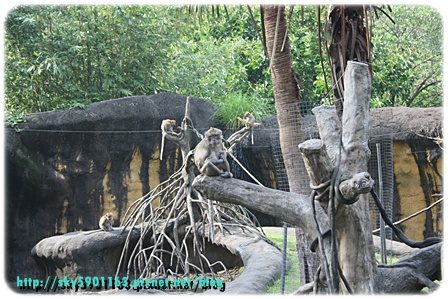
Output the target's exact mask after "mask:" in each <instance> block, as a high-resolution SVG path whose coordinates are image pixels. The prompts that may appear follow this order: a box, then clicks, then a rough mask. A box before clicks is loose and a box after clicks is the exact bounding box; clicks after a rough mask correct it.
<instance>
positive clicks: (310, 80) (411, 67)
mask: <svg viewBox="0 0 448 299" xmlns="http://www.w3.org/2000/svg"><path fill="white" fill-rule="evenodd" d="M316 8H317V7H316V6H303V8H301V7H299V6H295V8H294V13H293V14H292V18H291V19H288V24H289V30H288V35H289V39H290V44H291V52H292V56H293V67H294V70H295V72H296V73H297V74H298V75H299V77H300V79H301V82H300V92H301V95H302V98H303V101H305V102H307V103H311V105H315V104H318V103H321V102H322V101H323V102H331V98H332V95H331V94H328V92H327V86H326V85H327V84H328V85H330V84H331V82H325V80H324V76H323V71H322V68H321V65H320V58H319V48H318V41H317V34H318V29H317V23H318V22H317V15H316ZM290 9H291V8H290V7H289V6H288V7H287V11H286V14H287V15H289V11H290ZM302 9H303V14H302ZM392 9H393V13H392V17H393V18H394V20H395V21H396V25H394V24H392V22H391V21H390V20H389V19H387V18H386V17H385V16H382V15H381V14H379V16H380V18H379V19H376V20H375V22H374V27H373V37H372V42H373V44H374V48H373V63H372V67H373V74H374V77H373V98H372V107H383V106H398V105H405V106H423V107H426V106H437V105H441V104H442V83H441V81H442V79H441V78H442V52H441V43H442V35H441V30H442V21H441V17H440V15H439V14H438V13H437V11H435V10H434V9H432V8H430V7H427V6H393V7H392ZM201 11H202V14H201V13H200V12H201ZM252 11H253V13H254V17H255V20H256V23H257V24H256V26H254V24H253V22H252V19H251V17H250V14H249V10H248V9H247V7H246V6H240V5H239V6H227V7H226V9H224V8H223V7H220V9H219V12H218V9H217V7H216V6H215V7H213V6H208V7H200V6H187V7H182V6H154V5H148V6H114V5H108V6H89V5H85V6H73V5H72V6H67V5H61V6H54V5H53V6H18V7H16V8H15V9H14V10H12V11H10V13H9V14H8V16H7V19H6V23H5V24H6V42H5V110H6V111H8V113H9V115H10V116H8V117H9V118H10V120H11V122H10V123H14V122H16V121H17V120H19V119H17V118H16V116H17V115H19V114H18V113H31V112H40V111H51V110H60V109H78V108H84V107H87V106H88V105H90V104H91V103H94V102H98V101H103V100H108V99H114V98H119V97H125V96H130V95H139V94H141V95H149V94H154V93H159V92H164V91H168V92H176V93H180V94H185V95H189V96H196V97H202V98H207V99H210V100H212V101H213V102H214V103H216V104H217V107H218V110H220V111H218V112H217V114H216V117H217V119H219V120H220V121H221V122H224V123H227V125H229V126H230V127H231V128H236V120H235V117H236V116H237V115H242V113H244V111H245V110H247V111H253V112H255V114H256V116H257V117H259V118H261V117H263V116H265V115H269V114H272V113H274V109H273V106H274V105H273V91H272V84H271V78H270V77H271V75H270V73H269V70H268V68H269V62H268V59H267V58H266V57H265V54H264V51H263V47H262V44H261V42H260V40H259V37H258V34H257V29H258V30H259V31H260V33H261V28H262V26H261V16H260V11H259V9H258V7H257V6H252ZM324 16H325V12H322V18H324ZM323 21H324V20H322V22H323ZM322 27H323V26H322ZM256 28H257V29H256ZM322 30H323V28H322ZM324 52H325V51H324ZM324 54H325V53H324ZM324 67H325V70H326V74H327V76H328V75H329V74H330V72H329V65H328V61H327V59H326V58H325V56H324ZM330 90H331V88H330ZM232 102H234V103H232ZM242 107H244V108H242ZM14 119H16V120H14Z"/></svg>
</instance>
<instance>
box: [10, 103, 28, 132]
mask: <svg viewBox="0 0 448 299" xmlns="http://www.w3.org/2000/svg"><path fill="white" fill-rule="evenodd" d="M5 116H6V117H5V120H6V125H7V126H8V127H12V128H14V130H16V132H20V131H21V129H20V127H19V126H18V124H20V123H23V122H26V115H25V113H23V112H21V111H18V110H17V109H15V108H12V109H10V110H8V111H6V112H5Z"/></svg>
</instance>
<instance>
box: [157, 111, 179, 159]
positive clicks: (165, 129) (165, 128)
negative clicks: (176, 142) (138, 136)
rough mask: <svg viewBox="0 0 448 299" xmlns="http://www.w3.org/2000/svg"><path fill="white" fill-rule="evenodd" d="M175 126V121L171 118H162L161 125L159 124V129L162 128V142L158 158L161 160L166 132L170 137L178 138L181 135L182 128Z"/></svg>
mask: <svg viewBox="0 0 448 299" xmlns="http://www.w3.org/2000/svg"><path fill="white" fill-rule="evenodd" d="M175 127H176V121H175V120H173V119H164V120H163V121H162V125H161V126H160V129H162V144H161V145H160V160H162V157H163V148H164V146H165V138H166V135H167V134H168V135H169V136H170V137H176V138H179V137H181V136H182V128H181V127H177V128H176V129H174V128H175Z"/></svg>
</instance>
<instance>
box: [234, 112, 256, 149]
mask: <svg viewBox="0 0 448 299" xmlns="http://www.w3.org/2000/svg"><path fill="white" fill-rule="evenodd" d="M244 116H245V117H246V118H245V119H242V118H241V117H239V116H238V117H237V119H238V120H239V121H240V122H241V123H242V124H243V125H244V126H245V127H246V129H250V131H251V140H252V144H254V130H253V127H254V125H255V117H254V116H253V114H252V113H250V112H248V111H246V113H244Z"/></svg>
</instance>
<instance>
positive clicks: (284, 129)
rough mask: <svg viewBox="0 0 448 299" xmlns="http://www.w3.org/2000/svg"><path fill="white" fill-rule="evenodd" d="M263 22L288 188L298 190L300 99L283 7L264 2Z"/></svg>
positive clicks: (293, 190) (300, 180) (299, 188)
mask: <svg viewBox="0 0 448 299" xmlns="http://www.w3.org/2000/svg"><path fill="white" fill-rule="evenodd" d="M262 10H263V22H264V27H265V36H266V45H267V49H268V55H269V60H270V72H271V78H272V86H273V90H274V98H275V109H276V111H277V121H278V127H279V134H280V147H281V151H282V155H283V160H284V163H285V168H286V173H287V175H288V182H289V188H290V191H291V192H295V193H300V191H302V190H301V189H302V187H301V183H302V182H303V178H302V177H301V173H300V172H299V171H297V170H298V169H303V162H302V158H301V157H300V154H299V152H298V151H297V146H298V145H299V143H300V142H302V141H303V132H302V127H301V116H300V106H299V99H300V93H299V89H298V87H297V83H296V80H295V78H294V71H293V68H292V56H291V49H290V44H289V38H288V35H287V32H286V17H285V7H284V6H278V5H263V6H262Z"/></svg>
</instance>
